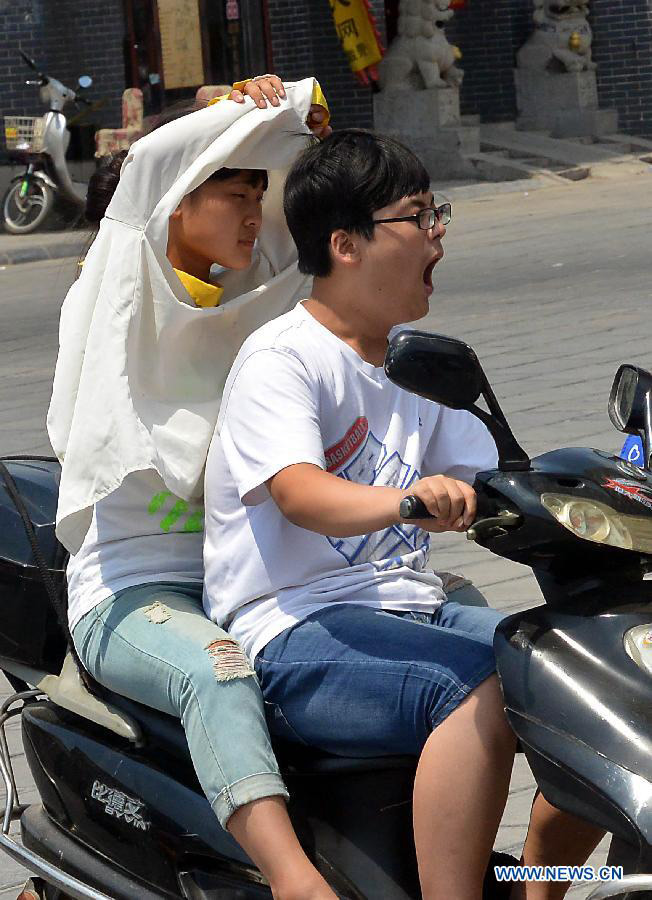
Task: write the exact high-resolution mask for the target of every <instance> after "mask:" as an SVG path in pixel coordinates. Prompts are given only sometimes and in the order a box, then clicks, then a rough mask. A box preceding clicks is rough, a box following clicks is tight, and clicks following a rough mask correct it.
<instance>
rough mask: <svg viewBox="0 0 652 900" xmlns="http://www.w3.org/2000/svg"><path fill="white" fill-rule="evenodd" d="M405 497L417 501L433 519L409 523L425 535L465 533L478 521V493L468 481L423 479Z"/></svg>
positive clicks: (438, 477)
mask: <svg viewBox="0 0 652 900" xmlns="http://www.w3.org/2000/svg"><path fill="white" fill-rule="evenodd" d="M405 496H414V497H418V499H419V500H421V501H422V503H423V504H424V506H425V507H426V509H427V510H428V512H429V513H430V515H431V516H432V517H433V518H425V519H409V520H406V521H409V522H410V523H413V524H414V525H418V526H419V528H423V529H424V530H425V531H432V532H443V531H466V529H467V528H469V527H470V526H471V525H472V524H473V520H474V519H475V515H476V511H477V499H476V494H475V491H474V490H473V488H472V487H471V485H470V484H467V483H466V482H465V481H458V480H457V479H456V478H449V477H448V476H447V475H429V476H427V477H426V478H420V479H419V481H415V482H414V484H412V485H410V488H409V489H408V490H407V491H406V492H405Z"/></svg>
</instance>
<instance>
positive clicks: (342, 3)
mask: <svg viewBox="0 0 652 900" xmlns="http://www.w3.org/2000/svg"><path fill="white" fill-rule="evenodd" d="M329 2H330V5H331V9H332V10H333V19H334V20H335V28H336V30H337V35H338V37H339V39H340V42H341V44H342V47H343V49H344V53H345V54H346V58H347V59H348V61H349V65H350V66H351V68H352V70H353V71H354V72H362V71H363V70H364V69H368V68H371V67H373V66H375V65H376V64H377V63H379V62H380V61H381V59H382V58H383V53H382V50H381V47H380V41H379V38H378V35H377V34H376V29H375V28H374V25H373V23H372V20H371V17H370V9H369V5H368V3H367V0H329Z"/></svg>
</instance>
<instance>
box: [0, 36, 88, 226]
mask: <svg viewBox="0 0 652 900" xmlns="http://www.w3.org/2000/svg"><path fill="white" fill-rule="evenodd" d="M19 52H20V55H21V56H22V58H23V59H24V61H25V62H26V63H27V65H28V66H29V67H30V69H32V70H33V71H34V72H35V73H36V76H37V77H36V78H35V79H29V80H28V81H26V84H30V85H37V86H38V87H39V88H40V91H39V94H40V98H41V102H42V103H43V104H44V105H45V106H46V107H47V110H48V111H47V112H46V113H45V115H43V116H36V117H34V116H5V141H6V145H7V150H8V152H9V155H10V158H12V159H14V160H15V161H17V162H20V163H23V164H24V165H25V170H24V172H23V173H22V174H20V175H17V176H16V177H15V178H14V179H13V180H12V182H11V184H10V185H9V187H8V189H7V191H6V193H5V195H4V197H3V199H2V217H3V222H4V227H5V229H6V230H7V231H8V232H10V233H11V234H29V233H31V232H32V231H36V229H37V228H39V227H40V226H42V225H43V224H44V222H45V221H46V219H47V218H48V216H49V215H50V213H51V212H52V210H53V209H54V206H55V201H56V198H57V196H59V197H61V198H62V199H63V200H64V201H66V202H67V203H68V204H69V205H72V206H73V207H75V208H77V209H78V210H79V211H80V212H81V211H82V210H83V208H84V205H85V203H86V191H87V187H88V186H87V185H86V184H82V183H79V182H75V181H73V179H72V177H71V174H70V171H69V170H68V166H67V163H66V151H67V150H68V144H69V142H70V132H69V131H68V128H67V127H66V116H65V113H64V112H63V109H64V106H65V105H66V104H67V103H84V104H87V105H90V101H89V100H87V99H86V98H85V97H84V96H83V95H81V94H79V93H76V92H75V91H73V90H71V89H70V88H68V87H66V86H65V85H64V84H62V83H61V82H60V81H57V79H56V78H52V77H51V76H49V75H45V74H44V73H43V72H40V71H39V69H38V66H37V65H36V63H35V62H34V60H33V59H30V57H29V56H27V54H25V53H23V51H22V50H21V51H19ZM92 83H93V80H92V78H90V77H89V76H88V75H82V76H81V77H80V78H79V87H80V88H82V89H86V88H89V87H90V86H91V85H92Z"/></svg>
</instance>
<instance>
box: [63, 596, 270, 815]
mask: <svg viewBox="0 0 652 900" xmlns="http://www.w3.org/2000/svg"><path fill="white" fill-rule="evenodd" d="M73 640H74V643H75V647H76V649H77V652H78V654H79V656H80V659H81V660H82V662H83V663H84V666H85V667H86V669H87V670H88V671H89V672H90V674H91V675H92V676H93V678H95V680H96V681H98V682H99V683H100V684H103V685H105V686H106V687H107V688H109V689H110V690H112V691H115V692H116V693H118V694H123V695H124V696H125V697H129V698H130V699H131V700H135V701H137V702H138V703H143V704H145V705H146V706H151V707H154V708H155V709H158V710H160V711H161V712H164V713H168V714H169V715H172V716H175V717H176V718H178V719H181V724H182V725H183V728H184V731H185V733H186V738H187V741H188V747H189V749H190V756H191V758H192V762H193V765H194V767H195V771H196V773H197V777H198V779H199V783H200V784H201V787H202V789H203V791H204V793H205V794H206V797H207V798H208V800H209V802H210V804H211V807H212V808H213V811H214V812H215V814H216V816H217V818H218V819H219V821H220V824H221V825H222V827H224V828H225V827H226V823H227V821H228V819H229V817H230V816H231V815H232V814H233V813H234V812H235V811H236V809H238V808H239V807H240V806H243V805H244V804H245V803H250V802H251V801H253V800H258V799H260V798H262V797H270V796H274V795H277V796H278V795H280V796H282V797H285V798H286V799H287V797H288V793H287V789H286V787H285V785H284V783H283V779H282V778H281V775H280V772H279V769H278V765H277V762H276V758H275V756H274V752H273V750H272V746H271V743H270V738H269V732H268V731H267V726H266V724H265V713H264V710H263V701H262V695H261V692H260V688H259V686H258V680H257V678H256V675H255V673H254V672H253V670H252V668H251V666H250V665H249V662H248V660H247V658H246V656H245V655H244V653H243V652H242V650H241V649H240V647H239V645H238V644H236V643H235V642H234V640H233V638H231V637H229V635H228V634H227V633H226V632H225V631H223V630H222V629H221V628H219V627H218V626H217V625H215V623H214V622H211V620H210V619H208V618H207V616H206V614H205V613H204V610H203V607H202V586H201V585H200V584H179V583H176V582H165V583H161V582H159V583H154V584H141V585H137V586H135V587H129V588H125V589H124V590H121V591H117V592H116V594H115V595H113V596H111V597H109V598H107V599H106V600H104V601H103V602H102V603H100V604H98V606H96V607H95V608H94V609H92V610H91V611H90V612H88V613H87V614H86V615H85V616H84V617H83V618H82V619H81V620H80V621H79V622H78V623H77V625H76V626H75V628H74V630H73Z"/></svg>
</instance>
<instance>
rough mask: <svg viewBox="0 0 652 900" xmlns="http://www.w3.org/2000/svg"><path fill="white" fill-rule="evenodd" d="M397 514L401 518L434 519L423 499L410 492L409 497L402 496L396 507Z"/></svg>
mask: <svg viewBox="0 0 652 900" xmlns="http://www.w3.org/2000/svg"><path fill="white" fill-rule="evenodd" d="M398 512H399V515H400V517H401V518H402V519H434V518H435V517H434V516H433V515H431V513H429V512H428V508H427V506H426V504H425V503H424V502H423V500H420V499H419V498H418V497H415V496H414V494H410V496H409V497H403V499H402V500H401V502H400V504H399V507H398Z"/></svg>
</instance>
